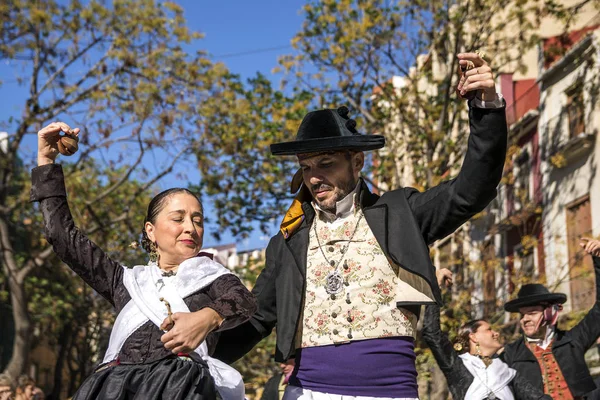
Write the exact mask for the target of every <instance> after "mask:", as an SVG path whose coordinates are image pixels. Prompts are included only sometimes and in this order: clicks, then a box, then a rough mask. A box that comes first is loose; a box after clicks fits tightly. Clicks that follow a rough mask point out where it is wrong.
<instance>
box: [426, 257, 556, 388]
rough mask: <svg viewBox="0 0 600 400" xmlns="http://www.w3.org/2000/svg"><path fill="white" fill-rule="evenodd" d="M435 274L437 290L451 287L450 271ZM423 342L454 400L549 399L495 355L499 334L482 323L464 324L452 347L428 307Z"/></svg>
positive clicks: (437, 312) (436, 312)
mask: <svg viewBox="0 0 600 400" xmlns="http://www.w3.org/2000/svg"><path fill="white" fill-rule="evenodd" d="M436 275H437V278H438V284H439V285H440V287H441V286H442V284H443V283H444V281H445V282H446V284H447V285H448V286H450V285H451V284H452V272H450V270H448V269H445V268H444V269H441V270H438V271H437V272H436ZM423 339H424V340H425V342H426V343H427V345H428V346H429V348H430V349H431V352H432V353H433V356H434V357H435V360H436V361H437V363H438V365H439V366H440V369H441V370H442V372H443V373H444V376H445V377H446V381H447V382H448V389H449V390H450V393H451V394H452V397H453V398H454V399H467V400H483V399H489V400H495V399H500V400H513V399H515V398H517V399H520V400H521V399H531V400H537V399H546V400H551V399H552V398H551V397H550V396H547V395H544V393H543V392H542V391H541V390H539V389H537V388H535V387H534V386H533V385H531V384H530V383H529V382H528V381H526V380H524V379H523V378H520V377H519V376H518V375H517V373H516V371H515V370H514V369H512V368H509V367H508V365H506V364H505V363H504V362H502V361H501V360H500V359H499V358H497V357H496V356H495V355H496V352H497V351H498V350H500V348H502V345H501V344H500V342H499V341H498V333H497V332H495V331H494V330H492V328H491V326H490V324H489V323H487V322H486V321H484V320H474V321H470V322H467V323H466V324H464V325H463V326H462V327H461V328H460V330H459V331H458V337H457V340H456V343H455V344H454V346H453V345H452V343H450V340H449V339H448V334H446V333H443V332H442V330H441V328H440V308H439V306H437V305H431V306H427V308H426V310H425V319H424V321H423Z"/></svg>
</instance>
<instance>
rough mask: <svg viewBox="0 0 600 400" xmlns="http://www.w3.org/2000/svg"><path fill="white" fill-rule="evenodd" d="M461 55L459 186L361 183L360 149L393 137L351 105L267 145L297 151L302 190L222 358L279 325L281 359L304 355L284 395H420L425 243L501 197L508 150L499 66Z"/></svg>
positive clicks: (432, 279) (430, 292)
mask: <svg viewBox="0 0 600 400" xmlns="http://www.w3.org/2000/svg"><path fill="white" fill-rule="evenodd" d="M458 58H459V63H460V65H461V66H467V65H469V64H470V65H471V66H472V67H473V68H472V69H470V70H468V71H466V73H464V75H463V77H462V79H461V81H460V83H459V86H458V91H459V93H460V94H461V96H464V97H473V93H474V92H476V98H474V99H472V100H471V101H470V111H469V119H470V127H471V134H470V136H469V148H468V151H467V154H466V157H465V160H464V163H463V167H462V170H461V172H460V174H459V175H458V176H457V177H456V178H455V179H453V180H451V181H448V182H444V183H442V184H440V185H438V186H437V187H435V188H432V189H430V190H428V191H426V192H423V193H419V192H418V191H417V190H415V189H412V188H401V189H397V190H393V191H390V192H387V193H385V194H384V195H383V196H381V197H379V196H377V195H375V194H373V193H371V192H370V191H369V189H368V188H367V186H366V184H365V183H364V181H363V180H362V179H360V178H359V176H360V171H361V169H362V168H363V164H364V153H363V151H368V150H374V149H378V148H381V147H383V146H384V144H385V140H384V138H383V137H382V136H377V135H361V134H359V133H358V132H357V131H356V129H355V126H356V123H355V122H354V121H353V120H351V119H349V117H348V109H347V108H346V107H340V108H338V109H337V110H336V109H332V110H319V111H314V112H311V113H309V114H307V115H306V117H305V118H304V120H303V121H302V123H301V125H300V128H299V131H298V135H297V137H296V140H295V141H292V142H285V143H278V144H274V145H271V152H272V153H273V154H274V155H296V156H297V157H298V161H299V164H300V168H301V170H300V171H299V173H298V174H297V175H296V179H294V180H293V182H292V186H293V191H294V192H295V191H296V190H297V188H298V186H299V185H300V184H302V187H301V189H300V192H299V194H298V195H297V196H296V199H295V200H294V202H293V204H292V207H291V208H290V210H289V211H288V212H287V213H286V216H285V218H284V221H283V223H282V229H281V232H280V233H279V234H278V235H276V236H275V237H273V238H272V239H271V241H270V243H269V245H268V247H267V256H266V266H265V269H264V270H263V271H262V272H261V274H260V276H259V277H258V280H257V282H256V286H255V287H254V290H253V293H254V294H255V295H256V297H257V300H258V304H259V310H258V312H257V313H256V314H255V316H254V317H253V318H252V319H251V320H250V321H249V322H248V323H246V324H244V325H242V326H240V327H238V328H237V329H234V330H231V331H227V332H223V333H222V334H221V337H220V339H219V344H218V347H217V350H216V353H215V357H218V358H221V359H223V360H225V361H228V362H232V361H234V360H235V359H237V358H239V357H241V356H243V355H244V354H245V353H246V352H248V351H249V350H250V349H251V348H252V347H254V346H255V345H256V344H257V343H258V342H259V341H260V340H261V339H262V338H264V337H266V336H268V335H269V334H270V333H271V331H272V329H273V328H274V327H275V326H277V347H276V354H275V356H276V360H277V361H279V362H284V361H285V360H287V359H289V358H290V357H293V356H295V360H296V367H295V370H294V372H293V374H292V376H291V378H290V383H289V385H288V387H287V389H286V392H285V397H284V398H285V399H329V398H331V399H334V398H335V399H339V398H340V396H341V395H344V396H350V397H349V398H356V399H368V398H380V399H381V398H395V399H401V398H408V399H416V398H417V397H418V393H417V379H416V378H417V372H416V368H415V353H414V336H415V334H416V324H417V318H418V309H419V307H420V305H421V304H432V303H436V302H437V303H441V297H440V291H439V287H438V285H437V283H436V275H435V269H434V267H433V266H432V264H431V260H430V257H429V249H428V247H427V246H428V245H429V244H431V243H433V242H434V241H435V240H438V239H441V238H443V237H445V236H447V235H448V234H450V233H452V232H454V230H455V229H456V228H458V227H459V226H460V225H462V224H463V223H464V222H465V221H467V220H468V219H469V218H470V217H471V216H473V215H474V214H475V213H477V212H479V211H481V210H482V209H483V208H485V206H486V205H487V204H488V203H489V202H490V201H491V200H492V199H493V198H494V197H495V196H496V186H497V185H498V183H499V181H500V177H501V175H502V168H503V164H504V157H505V152H506V134H507V129H506V118H505V112H504V101H503V100H502V99H501V98H500V97H499V96H498V95H497V94H496V91H495V87H494V80H493V76H492V70H491V68H490V67H489V66H488V65H487V63H486V62H485V61H484V60H483V59H482V58H481V57H480V56H479V55H477V54H475V53H465V54H459V55H458ZM483 100H485V101H483ZM344 398H346V397H344Z"/></svg>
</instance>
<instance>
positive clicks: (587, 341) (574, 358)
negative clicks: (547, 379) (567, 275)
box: [501, 257, 600, 397]
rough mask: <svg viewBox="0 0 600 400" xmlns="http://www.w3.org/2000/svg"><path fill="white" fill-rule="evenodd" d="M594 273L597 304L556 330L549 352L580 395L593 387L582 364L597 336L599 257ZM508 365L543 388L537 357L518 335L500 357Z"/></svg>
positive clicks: (599, 318)
mask: <svg viewBox="0 0 600 400" xmlns="http://www.w3.org/2000/svg"><path fill="white" fill-rule="evenodd" d="M593 259H594V272H595V274H596V303H595V304H594V306H593V307H592V308H591V309H590V311H589V312H588V313H587V315H586V316H585V317H584V318H583V319H582V320H581V322H579V324H577V325H576V326H575V327H574V328H573V329H571V330H569V331H562V330H560V329H557V330H556V339H554V342H553V343H552V354H554V358H556V362H557V363H558V367H559V368H560V370H561V371H562V373H563V375H564V377H565V380H566V381H567V385H568V386H569V390H571V394H572V395H573V396H575V397H579V396H583V395H585V394H586V393H589V392H591V391H592V390H594V389H595V388H596V384H595V383H594V380H593V379H592V376H591V375H590V370H589V369H588V367H587V365H586V363H585V358H584V355H585V352H586V351H587V350H588V349H589V348H590V347H592V345H593V344H594V343H596V339H598V336H600V302H599V301H598V300H599V299H600V258H599V257H593ZM501 357H502V358H503V359H504V361H505V362H506V363H507V364H508V365H509V367H511V368H514V369H516V370H517V372H518V373H519V374H520V375H521V376H523V377H525V378H527V379H528V380H529V381H531V382H532V383H533V384H534V385H535V386H537V387H539V388H541V389H543V388H544V383H543V381H542V371H541V369H540V364H539V363H538V361H537V359H536V358H535V356H534V355H533V353H532V352H531V350H529V348H528V347H527V345H526V344H525V338H524V337H521V338H520V339H517V340H516V341H515V342H512V343H509V344H507V345H506V346H505V347H504V352H503V353H502V356H501Z"/></svg>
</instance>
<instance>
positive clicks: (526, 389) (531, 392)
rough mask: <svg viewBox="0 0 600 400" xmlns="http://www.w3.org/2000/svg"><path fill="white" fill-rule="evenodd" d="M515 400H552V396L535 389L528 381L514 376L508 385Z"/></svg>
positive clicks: (519, 376)
mask: <svg viewBox="0 0 600 400" xmlns="http://www.w3.org/2000/svg"><path fill="white" fill-rule="evenodd" d="M510 388H511V389H512V391H513V393H514V395H515V399H518V400H539V399H543V400H552V396H550V395H548V394H544V392H543V391H542V390H541V389H539V388H537V387H535V386H534V385H533V384H532V383H531V382H530V381H529V380H528V379H526V378H525V377H523V376H521V375H519V373H518V372H517V375H515V377H514V379H513V380H512V382H511V383H510Z"/></svg>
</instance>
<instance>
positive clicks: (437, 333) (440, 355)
mask: <svg viewBox="0 0 600 400" xmlns="http://www.w3.org/2000/svg"><path fill="white" fill-rule="evenodd" d="M422 335H423V339H424V340H425V343H427V346H429V348H430V349H431V352H432V353H433V356H434V357H435V360H436V361H437V363H438V365H439V367H440V369H441V370H442V372H443V373H444V376H445V377H446V381H448V389H449V390H450V393H451V394H452V397H453V398H454V399H463V398H464V397H465V394H466V393H467V390H468V389H469V386H470V385H471V383H473V375H471V373H470V372H469V370H468V369H467V367H465V365H464V364H463V362H462V360H461V359H460V357H459V356H458V354H457V353H456V351H455V350H454V348H453V346H452V343H451V342H450V340H449V339H448V334H447V333H445V332H442V329H441V327H440V307H439V306H437V305H430V306H427V307H426V308H425V317H424V320H423V332H422Z"/></svg>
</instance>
